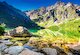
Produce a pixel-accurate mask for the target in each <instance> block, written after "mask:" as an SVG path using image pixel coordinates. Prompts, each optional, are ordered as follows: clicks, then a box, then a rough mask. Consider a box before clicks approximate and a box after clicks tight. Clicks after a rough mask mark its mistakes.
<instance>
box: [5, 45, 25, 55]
mask: <svg viewBox="0 0 80 55" xmlns="http://www.w3.org/2000/svg"><path fill="white" fill-rule="evenodd" d="M23 49H24V48H23V47H22V46H11V47H9V48H7V49H5V50H4V52H5V53H8V54H11V55H17V54H19V53H20V52H21V51H22V50H23Z"/></svg>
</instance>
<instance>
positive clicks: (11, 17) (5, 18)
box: [0, 2, 37, 28]
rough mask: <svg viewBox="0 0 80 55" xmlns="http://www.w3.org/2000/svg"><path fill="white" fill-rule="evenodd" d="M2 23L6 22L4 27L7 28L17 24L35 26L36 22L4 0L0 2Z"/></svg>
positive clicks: (0, 21)
mask: <svg viewBox="0 0 80 55" xmlns="http://www.w3.org/2000/svg"><path fill="white" fill-rule="evenodd" d="M2 23H4V24H6V27H9V28H15V27H17V26H24V27H27V28H36V27H37V24H35V23H34V22H32V21H31V20H30V18H29V17H27V16H26V15H25V14H24V13H23V12H22V11H20V10H18V9H16V8H14V7H12V6H11V5H8V4H7V3H6V2H0V24H2Z"/></svg>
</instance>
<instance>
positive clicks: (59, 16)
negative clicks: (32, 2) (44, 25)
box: [26, 2, 80, 22]
mask: <svg viewBox="0 0 80 55" xmlns="http://www.w3.org/2000/svg"><path fill="white" fill-rule="evenodd" d="M78 7H80V6H78V5H76V4H72V3H70V2H69V3H67V4H65V3H63V2H57V3H56V4H55V5H51V6H48V7H46V8H44V7H42V8H40V9H37V10H33V11H28V12H26V14H27V15H28V16H30V19H32V20H33V21H35V22H44V21H48V20H53V22H55V21H57V22H61V21H62V20H71V19H74V18H77V17H78V16H80V9H79V8H78ZM76 9H77V13H76Z"/></svg>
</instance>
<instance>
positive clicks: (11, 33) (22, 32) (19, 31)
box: [4, 26, 32, 37]
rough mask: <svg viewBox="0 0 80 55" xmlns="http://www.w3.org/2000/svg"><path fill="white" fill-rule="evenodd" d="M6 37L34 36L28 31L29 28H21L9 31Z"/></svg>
mask: <svg viewBox="0 0 80 55" xmlns="http://www.w3.org/2000/svg"><path fill="white" fill-rule="evenodd" d="M4 35H8V36H15V37H20V36H21V37H22V36H25V37H26V36H29V37H30V36H32V34H31V33H30V32H29V31H28V30H27V28H25V27H22V26H19V27H17V28H15V29H13V30H10V31H8V32H7V33H5V34H4Z"/></svg>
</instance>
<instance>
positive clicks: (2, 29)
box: [0, 26, 5, 35]
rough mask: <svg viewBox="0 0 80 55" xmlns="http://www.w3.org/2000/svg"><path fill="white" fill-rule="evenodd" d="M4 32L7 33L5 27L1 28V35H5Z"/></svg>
mask: <svg viewBox="0 0 80 55" xmlns="http://www.w3.org/2000/svg"><path fill="white" fill-rule="evenodd" d="M4 32H5V29H4V27H2V26H0V35H3V34H4Z"/></svg>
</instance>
